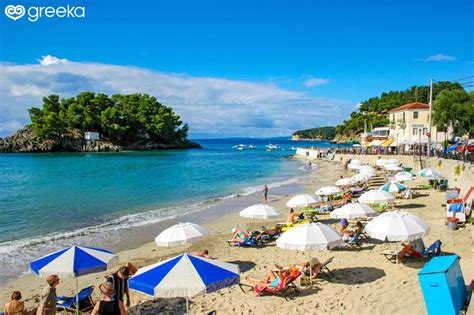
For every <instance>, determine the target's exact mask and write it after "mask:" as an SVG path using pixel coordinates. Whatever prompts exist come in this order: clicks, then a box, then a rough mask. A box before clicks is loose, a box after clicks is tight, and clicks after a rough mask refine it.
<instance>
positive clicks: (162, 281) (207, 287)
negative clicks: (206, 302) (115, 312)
mask: <svg viewBox="0 0 474 315" xmlns="http://www.w3.org/2000/svg"><path fill="white" fill-rule="evenodd" d="M239 282H240V270H239V266H238V265H235V264H230V263H226V262H221V261H218V260H212V259H207V258H203V257H197V256H193V255H189V254H182V255H179V256H176V257H173V258H170V259H168V260H165V261H162V262H159V263H156V264H153V265H150V266H147V267H143V268H140V269H138V271H137V272H136V273H135V274H134V275H133V277H131V278H130V279H129V281H128V284H129V288H130V289H132V290H135V291H139V292H143V293H145V294H148V295H151V296H156V297H161V298H173V297H183V298H186V307H187V308H188V299H189V298H190V297H193V296H196V295H198V294H202V293H210V292H214V291H217V290H220V289H222V288H225V287H229V286H231V285H234V284H238V283H239Z"/></svg>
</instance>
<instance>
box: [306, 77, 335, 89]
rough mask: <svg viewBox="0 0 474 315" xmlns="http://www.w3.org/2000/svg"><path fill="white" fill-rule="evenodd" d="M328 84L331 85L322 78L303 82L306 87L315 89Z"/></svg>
mask: <svg viewBox="0 0 474 315" xmlns="http://www.w3.org/2000/svg"><path fill="white" fill-rule="evenodd" d="M328 83H329V80H328V79H322V78H311V79H308V80H306V81H304V82H303V84H304V86H306V87H313V86H318V85H324V84H328Z"/></svg>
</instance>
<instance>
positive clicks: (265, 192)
mask: <svg viewBox="0 0 474 315" xmlns="http://www.w3.org/2000/svg"><path fill="white" fill-rule="evenodd" d="M262 192H263V203H267V201H268V199H267V196H268V187H267V184H263V188H262Z"/></svg>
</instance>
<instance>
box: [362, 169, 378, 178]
mask: <svg viewBox="0 0 474 315" xmlns="http://www.w3.org/2000/svg"><path fill="white" fill-rule="evenodd" d="M359 174H367V175H369V176H370V177H374V176H376V175H377V173H375V172H374V171H371V170H361V171H359Z"/></svg>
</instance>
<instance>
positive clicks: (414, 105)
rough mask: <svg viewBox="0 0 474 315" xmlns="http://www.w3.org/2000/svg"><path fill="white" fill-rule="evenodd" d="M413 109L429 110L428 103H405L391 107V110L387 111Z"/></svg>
mask: <svg viewBox="0 0 474 315" xmlns="http://www.w3.org/2000/svg"><path fill="white" fill-rule="evenodd" d="M414 109H418V110H420V109H421V110H424V109H425V110H429V109H430V105H428V104H425V103H420V102H413V103H407V104H405V105H402V106H400V107H397V108H394V109H392V110H391V111H389V113H393V112H399V111H403V110H414Z"/></svg>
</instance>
